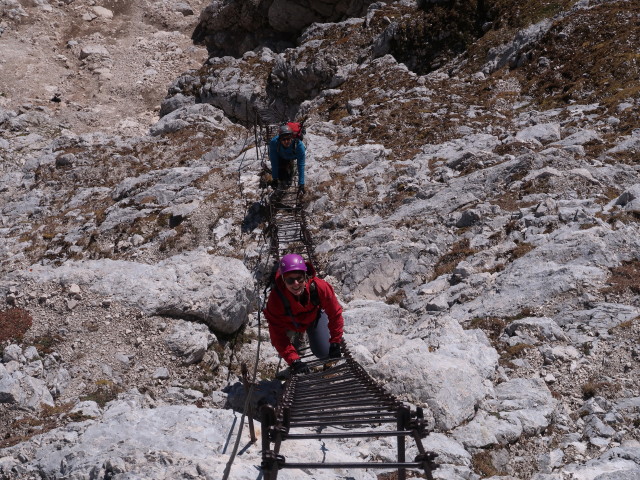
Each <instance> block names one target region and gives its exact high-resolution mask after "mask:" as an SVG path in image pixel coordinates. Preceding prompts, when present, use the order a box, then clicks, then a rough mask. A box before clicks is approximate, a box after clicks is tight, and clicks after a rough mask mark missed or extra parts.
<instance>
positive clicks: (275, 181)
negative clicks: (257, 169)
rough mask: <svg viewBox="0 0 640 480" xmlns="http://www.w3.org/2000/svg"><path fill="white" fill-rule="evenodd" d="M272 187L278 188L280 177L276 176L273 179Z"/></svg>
mask: <svg viewBox="0 0 640 480" xmlns="http://www.w3.org/2000/svg"><path fill="white" fill-rule="evenodd" d="M271 188H273V189H274V190H275V189H277V188H278V179H277V178H274V179H273V180H271Z"/></svg>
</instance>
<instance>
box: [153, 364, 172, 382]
mask: <svg viewBox="0 0 640 480" xmlns="http://www.w3.org/2000/svg"><path fill="white" fill-rule="evenodd" d="M153 378H154V379H156V380H166V379H168V378H169V370H168V369H167V368H166V367H159V368H157V369H156V371H155V372H153Z"/></svg>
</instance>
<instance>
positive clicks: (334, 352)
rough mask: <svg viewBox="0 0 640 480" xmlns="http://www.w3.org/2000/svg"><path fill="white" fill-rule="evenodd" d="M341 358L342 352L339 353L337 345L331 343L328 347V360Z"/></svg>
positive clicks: (338, 345)
mask: <svg viewBox="0 0 640 480" xmlns="http://www.w3.org/2000/svg"><path fill="white" fill-rule="evenodd" d="M340 357H342V352H341V351H340V344H339V343H332V344H331V345H329V358H340Z"/></svg>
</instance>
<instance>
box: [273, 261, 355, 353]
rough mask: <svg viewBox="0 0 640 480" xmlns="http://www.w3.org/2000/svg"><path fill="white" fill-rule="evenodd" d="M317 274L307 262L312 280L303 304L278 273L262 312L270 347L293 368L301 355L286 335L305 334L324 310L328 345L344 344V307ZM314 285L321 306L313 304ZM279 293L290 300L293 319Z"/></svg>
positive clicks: (302, 298) (305, 289)
mask: <svg viewBox="0 0 640 480" xmlns="http://www.w3.org/2000/svg"><path fill="white" fill-rule="evenodd" d="M315 274H316V272H315V270H314V268H313V266H312V265H311V264H310V263H309V262H307V275H308V276H309V278H308V280H307V283H306V284H305V288H304V293H303V294H302V295H301V300H300V301H298V299H296V297H294V296H293V295H292V294H291V292H289V290H287V287H286V286H285V284H284V280H283V278H282V276H281V275H280V272H277V273H276V278H275V285H274V287H273V288H272V289H271V293H270V294H269V298H268V300H267V306H266V308H265V309H264V310H263V313H264V316H265V317H266V319H267V321H268V322H269V336H270V337H271V343H272V345H273V346H274V347H275V349H276V350H277V351H278V353H279V354H280V356H282V358H284V360H285V361H286V362H287V363H288V364H289V365H290V364H291V363H293V362H294V361H295V360H297V359H298V358H300V355H298V352H297V351H296V349H295V348H294V347H293V345H292V344H291V341H290V340H289V337H288V336H287V331H289V330H293V331H296V332H305V331H306V330H307V328H309V326H310V325H311V324H312V323H313V322H315V320H316V318H318V315H319V312H320V310H323V311H324V312H325V313H326V314H327V317H328V318H329V335H330V338H329V342H331V343H339V342H340V341H342V333H343V328H344V319H343V318H342V307H341V306H340V303H339V302H338V299H337V298H336V294H335V292H334V291H333V287H332V286H331V285H329V284H328V283H327V282H325V281H324V280H322V279H321V278H318V277H316V276H315ZM311 282H315V284H316V289H317V292H318V297H319V300H320V305H318V306H316V305H313V303H311V299H310V296H309V295H310V294H309V285H311ZM276 288H278V289H280V292H281V293H282V295H284V296H285V297H286V298H287V299H288V300H289V305H290V306H291V314H292V316H293V318H292V316H290V315H288V314H287V312H286V311H285V306H284V305H283V303H282V299H281V298H280V295H279V294H278V292H277V291H275V289H276Z"/></svg>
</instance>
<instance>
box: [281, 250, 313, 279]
mask: <svg viewBox="0 0 640 480" xmlns="http://www.w3.org/2000/svg"><path fill="white" fill-rule="evenodd" d="M294 270H299V271H302V272H306V271H307V264H306V263H304V258H302V257H301V256H300V255H298V254H297V253H289V254H288V255H285V256H284V257H282V258H281V259H280V274H281V275H284V274H285V273H287V272H293V271H294Z"/></svg>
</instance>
